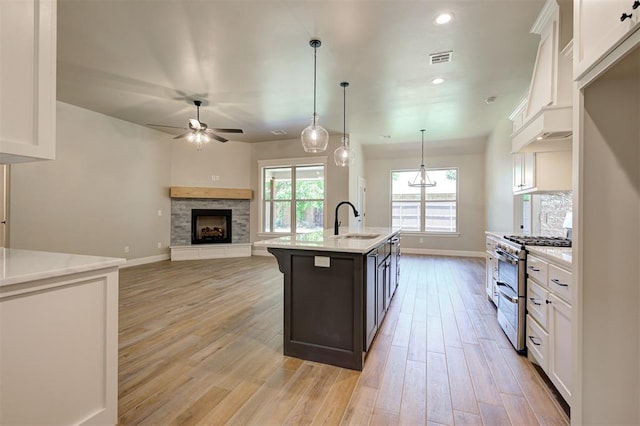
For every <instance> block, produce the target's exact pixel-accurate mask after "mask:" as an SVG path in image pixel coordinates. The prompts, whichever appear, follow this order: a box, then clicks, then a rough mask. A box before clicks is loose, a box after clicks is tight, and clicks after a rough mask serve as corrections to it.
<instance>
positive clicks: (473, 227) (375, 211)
mask: <svg viewBox="0 0 640 426" xmlns="http://www.w3.org/2000/svg"><path fill="white" fill-rule="evenodd" d="M402 152H406V151H402ZM396 155H398V154H396ZM400 155H402V154H400ZM404 155H407V156H406V157H403V158H389V157H386V158H377V157H376V158H369V159H367V162H366V169H367V172H366V179H367V226H391V171H392V170H402V169H417V168H418V166H419V165H420V164H419V161H420V154H419V152H418V155H417V156H415V155H409V154H404ZM425 157H426V158H425V162H426V164H427V167H429V168H445V167H457V168H458V191H459V192H458V232H459V235H458V236H435V235H427V234H408V233H403V234H402V248H403V249H406V248H409V249H418V251H420V250H424V251H425V252H426V251H430V252H433V253H436V252H439V251H446V252H452V253H451V254H454V253H455V252H458V253H459V254H465V253H463V252H469V253H467V254H475V253H477V252H482V251H483V249H484V212H485V205H484V178H485V171H484V154H483V153H470V154H449V155H430V154H429V152H427V151H426V150H425ZM420 238H422V243H421V242H420Z"/></svg>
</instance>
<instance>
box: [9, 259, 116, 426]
mask: <svg viewBox="0 0 640 426" xmlns="http://www.w3.org/2000/svg"><path fill="white" fill-rule="evenodd" d="M124 262H125V260H124V259H119V258H111V257H98V256H84V255H76V254H65V253H50V252H42V251H32V250H20V249H7V248H0V382H1V383H2V385H1V386H0V424H80V423H94V424H116V423H117V421H118V418H117V408H118V267H119V265H121V264H123V263H124Z"/></svg>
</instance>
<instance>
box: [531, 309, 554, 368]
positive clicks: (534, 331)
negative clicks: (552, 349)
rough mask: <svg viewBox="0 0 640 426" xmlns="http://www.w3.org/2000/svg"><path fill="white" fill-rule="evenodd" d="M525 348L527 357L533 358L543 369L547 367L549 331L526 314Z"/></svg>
mask: <svg viewBox="0 0 640 426" xmlns="http://www.w3.org/2000/svg"><path fill="white" fill-rule="evenodd" d="M527 350H528V351H529V357H530V358H533V361H534V362H536V363H537V364H538V365H539V366H540V367H541V368H542V369H543V370H544V371H547V369H548V367H549V333H547V332H546V331H544V329H543V328H542V327H540V325H539V324H538V323H537V322H536V320H534V319H533V318H532V317H531V315H527Z"/></svg>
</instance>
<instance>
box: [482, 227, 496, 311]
mask: <svg viewBox="0 0 640 426" xmlns="http://www.w3.org/2000/svg"><path fill="white" fill-rule="evenodd" d="M496 243H497V240H496V239H495V238H493V237H491V236H487V239H486V253H485V256H486V259H487V263H486V276H485V291H486V293H487V299H489V300H491V301H493V303H497V302H498V301H497V300H496V299H497V297H498V289H497V286H498V285H497V284H496V282H497V281H498V259H497V258H496V257H495V255H494V254H493V253H494V252H495V248H496Z"/></svg>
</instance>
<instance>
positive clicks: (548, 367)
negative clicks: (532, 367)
mask: <svg viewBox="0 0 640 426" xmlns="http://www.w3.org/2000/svg"><path fill="white" fill-rule="evenodd" d="M527 264H528V266H527V268H528V270H527V275H528V277H529V278H528V279H527V349H528V351H529V358H530V359H531V360H532V361H533V362H535V363H536V364H538V365H539V366H540V368H542V370H544V372H545V373H546V374H547V376H548V377H549V379H550V380H551V382H552V383H553V384H554V386H555V387H556V389H557V390H558V392H560V395H562V397H563V398H564V399H565V401H566V402H567V403H568V404H569V405H571V368H572V367H571V344H572V338H571V304H570V303H571V297H570V295H571V285H572V279H571V272H569V271H567V270H565V269H563V268H560V267H558V266H556V265H554V264H552V263H549V262H548V261H546V260H543V259H539V258H537V257H535V256H531V255H529V256H528V257H527Z"/></svg>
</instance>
